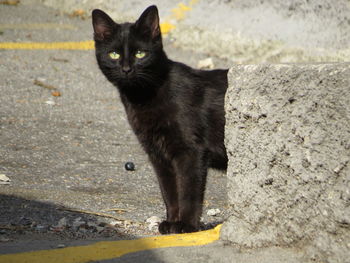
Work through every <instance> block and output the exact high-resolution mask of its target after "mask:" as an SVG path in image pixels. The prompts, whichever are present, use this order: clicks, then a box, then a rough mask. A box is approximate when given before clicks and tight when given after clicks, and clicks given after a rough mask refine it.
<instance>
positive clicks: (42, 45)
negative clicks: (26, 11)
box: [0, 41, 95, 50]
mask: <svg viewBox="0 0 350 263" xmlns="http://www.w3.org/2000/svg"><path fill="white" fill-rule="evenodd" d="M94 48H95V47H94V42H93V41H80V42H39V43H36V42H25V43H17V42H0V49H70V50H88V49H94Z"/></svg>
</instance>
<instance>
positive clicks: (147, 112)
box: [126, 107, 176, 138]
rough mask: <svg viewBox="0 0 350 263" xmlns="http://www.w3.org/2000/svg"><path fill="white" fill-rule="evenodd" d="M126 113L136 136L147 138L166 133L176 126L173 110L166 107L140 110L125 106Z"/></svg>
mask: <svg viewBox="0 0 350 263" xmlns="http://www.w3.org/2000/svg"><path fill="white" fill-rule="evenodd" d="M126 113H127V116H128V120H129V123H130V125H131V127H132V128H133V130H134V132H135V134H136V135H137V136H141V137H142V136H144V137H145V136H146V137H148V138H149V137H150V136H151V135H155V134H159V135H166V134H167V133H168V132H169V131H170V130H171V129H174V128H175V126H176V121H175V119H176V118H175V117H174V114H173V111H172V109H169V108H167V107H163V108H149V109H141V110H140V109H133V108H127V109H126Z"/></svg>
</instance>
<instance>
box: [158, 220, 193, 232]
mask: <svg viewBox="0 0 350 263" xmlns="http://www.w3.org/2000/svg"><path fill="white" fill-rule="evenodd" d="M158 229H159V232H160V233H161V234H163V235H164V234H181V233H192V232H196V231H198V230H199V229H198V227H195V226H192V225H190V224H186V223H184V222H181V221H179V222H169V221H163V222H162V223H160V224H159V228H158Z"/></svg>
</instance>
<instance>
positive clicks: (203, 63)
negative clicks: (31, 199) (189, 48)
mask: <svg viewBox="0 0 350 263" xmlns="http://www.w3.org/2000/svg"><path fill="white" fill-rule="evenodd" d="M197 67H198V68H199V69H213V68H214V63H213V59H212V58H206V59H203V60H200V61H198V65H197Z"/></svg>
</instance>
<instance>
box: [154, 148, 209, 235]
mask: <svg viewBox="0 0 350 263" xmlns="http://www.w3.org/2000/svg"><path fill="white" fill-rule="evenodd" d="M173 167H174V170H175V172H176V185H177V194H178V205H179V207H178V208H179V218H178V220H177V221H176V222H163V223H162V224H161V225H160V230H162V231H163V232H165V233H189V232H195V231H198V230H199V223H200V217H201V215H202V209H203V199H204V192H205V184H206V176H207V154H205V153H204V151H202V152H201V151H189V152H186V153H184V154H182V155H181V156H179V157H177V158H175V159H174V160H173Z"/></svg>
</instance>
